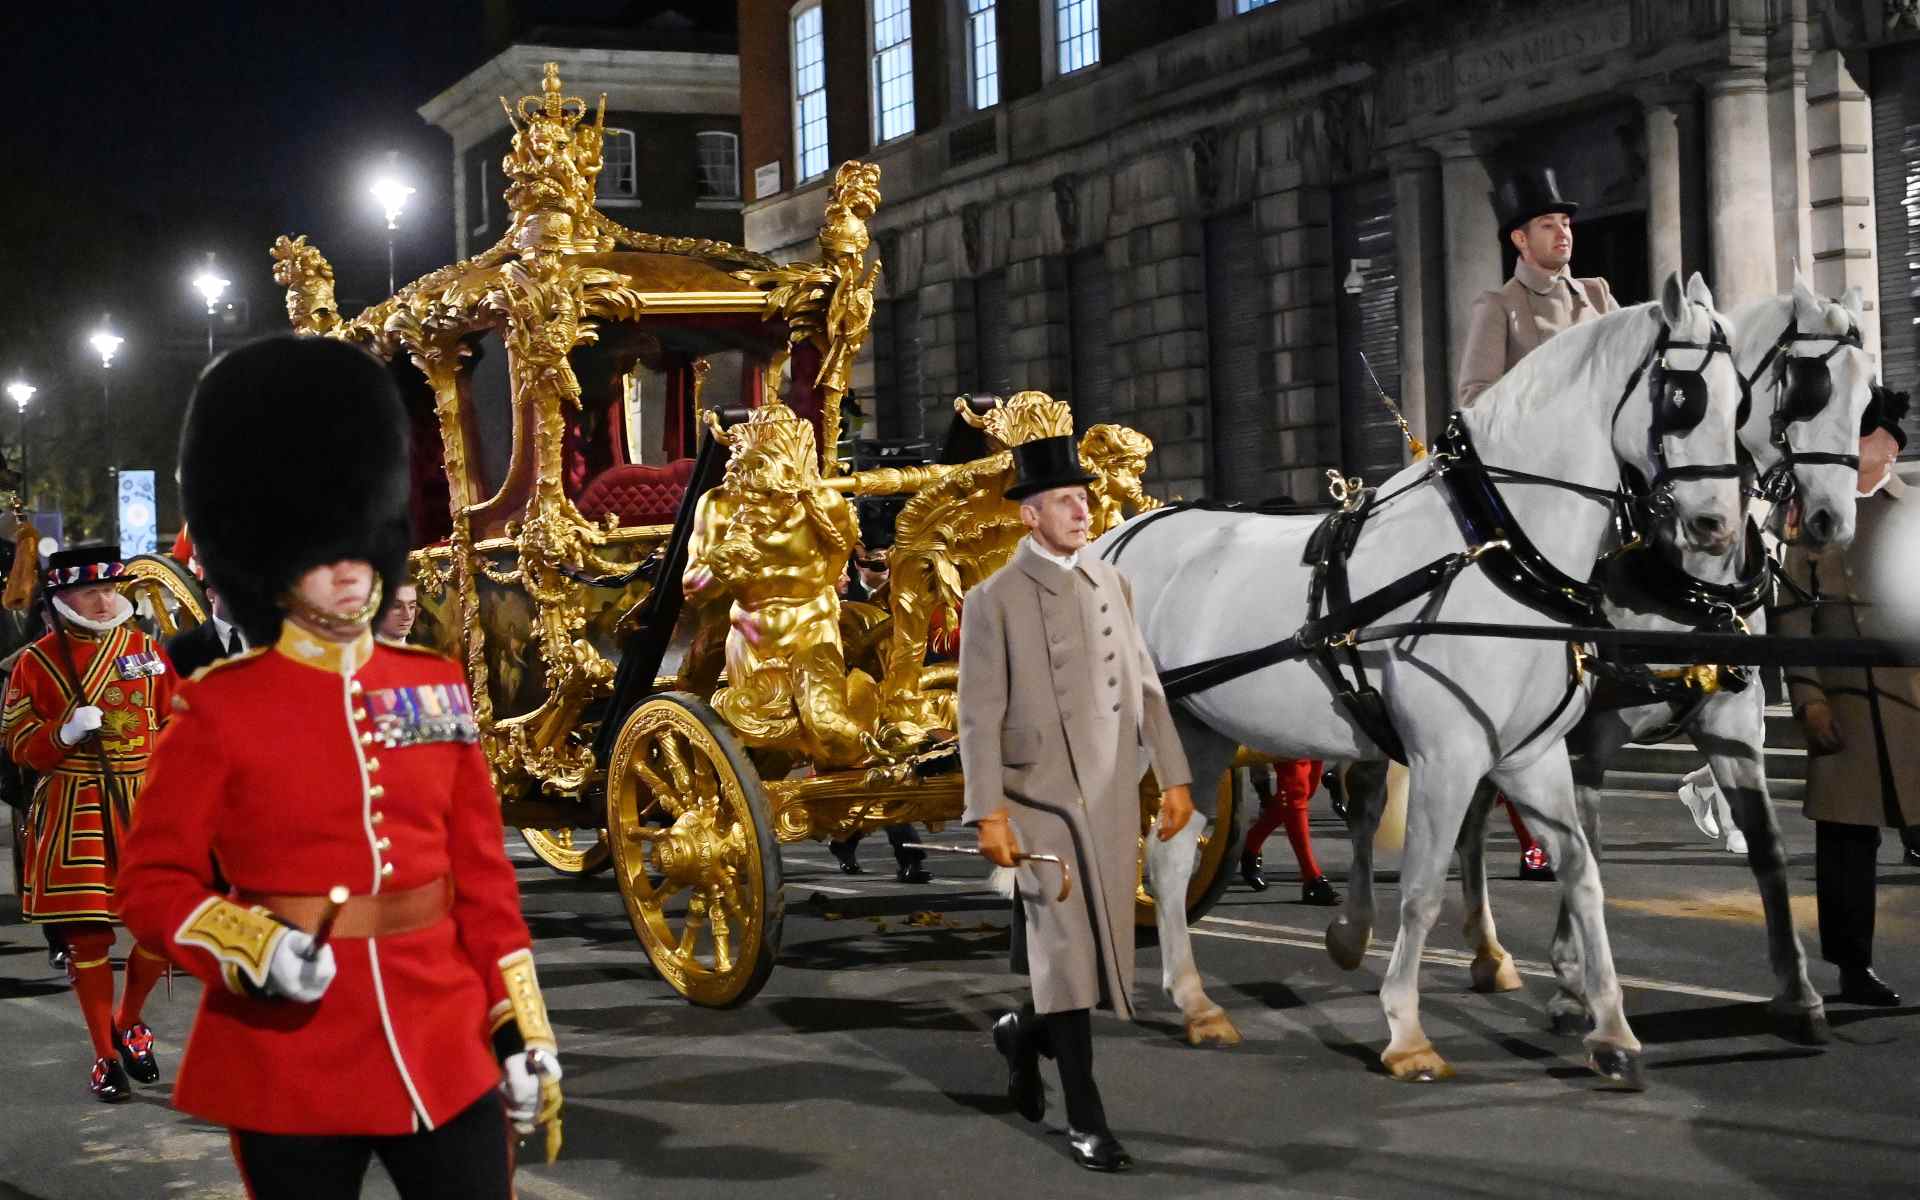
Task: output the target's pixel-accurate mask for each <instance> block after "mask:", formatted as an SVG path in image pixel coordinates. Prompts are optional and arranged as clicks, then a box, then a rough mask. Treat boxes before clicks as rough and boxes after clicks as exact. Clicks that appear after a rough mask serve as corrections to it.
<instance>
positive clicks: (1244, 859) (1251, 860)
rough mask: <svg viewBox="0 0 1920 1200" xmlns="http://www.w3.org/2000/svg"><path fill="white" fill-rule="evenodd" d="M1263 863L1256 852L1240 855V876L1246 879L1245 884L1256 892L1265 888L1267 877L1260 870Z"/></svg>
mask: <svg viewBox="0 0 1920 1200" xmlns="http://www.w3.org/2000/svg"><path fill="white" fill-rule="evenodd" d="M1265 865H1266V864H1264V863H1262V862H1261V861H1260V856H1259V855H1258V854H1242V855H1241V856H1240V878H1242V879H1244V880H1246V882H1247V886H1248V887H1250V888H1252V889H1253V890H1254V891H1256V892H1264V891H1266V890H1267V877H1266V875H1265V873H1264V872H1262V870H1261V868H1262V867H1263V866H1265Z"/></svg>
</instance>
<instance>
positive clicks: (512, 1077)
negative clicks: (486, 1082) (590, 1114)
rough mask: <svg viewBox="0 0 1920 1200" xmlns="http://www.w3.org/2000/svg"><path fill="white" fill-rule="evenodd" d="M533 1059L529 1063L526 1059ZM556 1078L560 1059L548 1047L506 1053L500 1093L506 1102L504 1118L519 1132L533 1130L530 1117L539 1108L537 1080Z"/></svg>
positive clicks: (538, 1083) (558, 1072) (558, 1073)
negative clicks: (518, 1052) (517, 1052)
mask: <svg viewBox="0 0 1920 1200" xmlns="http://www.w3.org/2000/svg"><path fill="white" fill-rule="evenodd" d="M529 1058H532V1059H533V1066H531V1067H529V1066H528V1065H527V1059H529ZM542 1079H551V1080H552V1081H553V1082H555V1083H559V1082H560V1059H559V1058H558V1057H557V1056H556V1055H555V1054H554V1053H553V1051H551V1050H529V1051H527V1052H526V1053H525V1054H512V1055H508V1056H507V1062H506V1068H505V1072H504V1077H503V1078H502V1079H501V1080H500V1095H501V1096H502V1098H504V1099H505V1100H506V1102H507V1119H508V1120H510V1121H512V1122H513V1127H514V1129H515V1130H516V1131H518V1132H520V1133H532V1132H533V1118H534V1117H535V1116H536V1115H538V1114H539V1112H540V1081H541V1080H542Z"/></svg>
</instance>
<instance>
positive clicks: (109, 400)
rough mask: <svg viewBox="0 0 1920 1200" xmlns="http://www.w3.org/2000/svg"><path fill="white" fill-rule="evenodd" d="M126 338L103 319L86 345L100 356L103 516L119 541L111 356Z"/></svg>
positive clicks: (118, 489) (118, 491) (116, 540)
mask: <svg viewBox="0 0 1920 1200" xmlns="http://www.w3.org/2000/svg"><path fill="white" fill-rule="evenodd" d="M126 340H127V339H125V338H123V337H121V336H120V335H119V334H117V333H114V332H113V331H112V330H110V329H108V328H107V326H106V323H105V321H104V319H103V320H102V323H101V325H100V328H99V329H96V330H94V332H93V335H92V336H91V337H89V338H88V339H87V342H88V343H89V344H90V345H92V346H93V352H94V353H95V354H98V355H99V356H100V406H101V411H102V413H103V414H104V415H105V417H106V420H105V422H104V424H105V428H106V434H105V437H106V443H107V513H108V515H109V516H110V517H111V518H112V520H113V529H114V537H113V540H114V542H115V543H116V544H117V543H118V542H119V541H120V516H119V508H120V487H119V480H120V472H119V470H118V469H117V468H115V466H114V465H113V356H114V354H115V353H116V352H118V351H119V349H120V347H121V345H122V344H123V343H125V342H126Z"/></svg>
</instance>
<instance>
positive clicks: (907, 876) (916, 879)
mask: <svg viewBox="0 0 1920 1200" xmlns="http://www.w3.org/2000/svg"><path fill="white" fill-rule="evenodd" d="M893 877H894V878H895V879H898V880H899V881H900V882H901V883H932V882H933V872H931V871H929V870H927V869H926V868H925V867H923V866H921V865H920V864H919V863H917V862H903V863H901V864H900V869H899V870H898V871H896V872H894V876H893Z"/></svg>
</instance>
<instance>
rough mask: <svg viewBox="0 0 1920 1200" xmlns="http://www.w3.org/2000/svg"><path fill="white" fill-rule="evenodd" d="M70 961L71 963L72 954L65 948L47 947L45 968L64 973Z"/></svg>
mask: <svg viewBox="0 0 1920 1200" xmlns="http://www.w3.org/2000/svg"><path fill="white" fill-rule="evenodd" d="M71 961H73V952H72V951H71V950H68V949H67V948H66V947H65V946H48V947H47V966H48V967H50V968H52V969H53V970H55V971H64V970H66V969H67V964H68V963H69V962H71Z"/></svg>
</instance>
